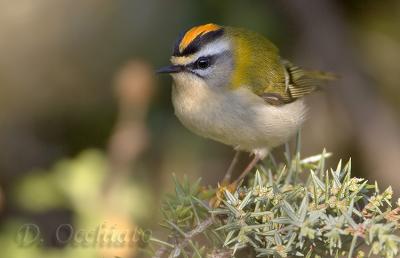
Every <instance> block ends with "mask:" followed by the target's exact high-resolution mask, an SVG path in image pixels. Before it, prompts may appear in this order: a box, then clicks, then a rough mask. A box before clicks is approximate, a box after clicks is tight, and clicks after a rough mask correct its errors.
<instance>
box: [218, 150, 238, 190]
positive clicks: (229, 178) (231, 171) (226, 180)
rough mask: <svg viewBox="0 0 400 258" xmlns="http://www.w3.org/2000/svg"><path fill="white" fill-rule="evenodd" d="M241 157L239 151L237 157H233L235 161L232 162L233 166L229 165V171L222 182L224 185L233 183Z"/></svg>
mask: <svg viewBox="0 0 400 258" xmlns="http://www.w3.org/2000/svg"><path fill="white" fill-rule="evenodd" d="M239 156H240V151H239V150H237V151H236V153H235V155H234V156H233V159H232V161H231V164H230V165H229V168H228V170H227V171H226V173H225V176H224V179H223V180H222V185H224V184H229V182H230V181H231V178H232V173H233V170H234V168H235V166H236V164H237V163H238V161H239Z"/></svg>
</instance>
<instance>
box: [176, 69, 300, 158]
mask: <svg viewBox="0 0 400 258" xmlns="http://www.w3.org/2000/svg"><path fill="white" fill-rule="evenodd" d="M172 100H173V105H174V108H175V113H176V115H177V117H178V118H179V120H180V121H181V122H182V123H183V124H184V125H185V126H186V127H187V128H189V129H190V130H192V131H193V132H195V133H196V134H199V135H201V136H203V137H207V138H211V139H213V140H216V141H220V142H222V143H225V144H227V145H231V146H233V147H238V148H240V149H243V150H246V151H253V150H254V149H262V148H264V149H265V148H266V149H270V148H272V147H275V146H277V145H280V144H282V143H284V142H286V141H287V140H288V139H289V138H290V137H291V136H292V135H294V134H295V133H296V131H297V130H298V129H299V127H300V126H301V124H302V123H303V121H304V118H305V113H306V112H305V106H304V103H303V101H302V100H298V101H295V102H293V103H290V104H286V105H283V106H271V105H268V104H266V103H265V102H264V101H263V100H262V99H261V98H259V97H258V96H256V95H255V94H253V93H252V92H250V91H249V90H248V89H246V88H245V87H242V88H240V89H237V90H226V89H210V88H209V87H208V86H207V85H205V84H203V83H201V81H200V80H193V79H192V78H191V77H190V76H187V77H180V78H175V85H174V86H173V92H172Z"/></svg>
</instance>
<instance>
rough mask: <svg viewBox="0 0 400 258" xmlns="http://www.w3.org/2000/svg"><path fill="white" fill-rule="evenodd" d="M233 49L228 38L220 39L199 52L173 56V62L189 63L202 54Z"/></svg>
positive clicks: (209, 54)
mask: <svg viewBox="0 0 400 258" xmlns="http://www.w3.org/2000/svg"><path fill="white" fill-rule="evenodd" d="M230 49H231V45H230V42H229V41H228V40H226V39H225V40H224V39H220V40H216V41H213V42H210V43H208V44H207V45H205V46H204V47H203V48H202V49H201V50H200V51H199V52H197V53H195V54H193V55H190V56H172V57H171V62H172V63H173V64H179V65H188V64H190V63H193V62H194V61H196V60H197V59H198V58H199V57H201V56H212V55H218V54H222V53H223V52H226V51H229V50H230Z"/></svg>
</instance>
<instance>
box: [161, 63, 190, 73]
mask: <svg viewBox="0 0 400 258" xmlns="http://www.w3.org/2000/svg"><path fill="white" fill-rule="evenodd" d="M182 71H183V66H181V65H169V66H164V67H162V68H160V69H158V70H157V71H156V73H179V72H182Z"/></svg>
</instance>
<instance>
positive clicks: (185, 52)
mask: <svg viewBox="0 0 400 258" xmlns="http://www.w3.org/2000/svg"><path fill="white" fill-rule="evenodd" d="M233 56H234V55H233V51H232V42H231V40H230V39H229V37H228V36H227V34H226V32H225V29H224V27H222V26H219V25H216V24H212V23H209V24H205V25H200V26H196V27H193V28H191V29H189V30H187V31H186V32H184V33H183V34H182V35H181V36H180V37H179V38H178V40H177V41H176V44H175V47H174V52H173V54H172V57H171V65H169V66H166V67H163V68H161V69H159V70H158V71H157V72H158V73H168V74H171V75H172V77H173V79H174V80H176V81H179V80H181V82H183V83H184V82H186V81H190V80H192V81H193V80H201V82H203V83H206V84H207V85H208V86H211V87H212V86H213V87H223V86H225V85H227V84H228V83H229V81H230V79H231V75H232V71H233V67H234V60H233ZM188 78H190V80H187V79H188Z"/></svg>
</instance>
